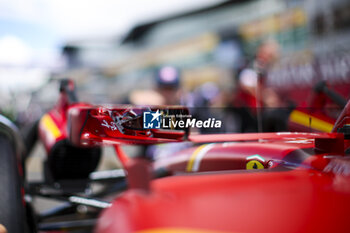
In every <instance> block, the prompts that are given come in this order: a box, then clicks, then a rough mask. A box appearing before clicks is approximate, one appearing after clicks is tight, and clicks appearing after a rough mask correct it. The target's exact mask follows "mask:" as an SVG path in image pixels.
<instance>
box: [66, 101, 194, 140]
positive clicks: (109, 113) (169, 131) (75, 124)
mask: <svg viewBox="0 0 350 233" xmlns="http://www.w3.org/2000/svg"><path fill="white" fill-rule="evenodd" d="M186 117H187V118H188V117H189V111H188V109H187V108H185V107H182V106H152V107H148V106H147V107H144V106H128V105H114V106H82V105H73V106H72V107H70V109H69V110H68V135H69V138H70V141H71V142H72V143H73V144H74V145H78V146H97V145H113V144H121V143H123V144H156V143H167V142H179V141H183V140H186V139H187V138H188V135H189V128H176V127H164V125H165V124H162V123H163V122H164V119H168V120H170V121H176V120H178V119H184V118H186ZM147 121H148V122H147Z"/></svg>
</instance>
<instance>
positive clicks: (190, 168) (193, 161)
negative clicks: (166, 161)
mask: <svg viewBox="0 0 350 233" xmlns="http://www.w3.org/2000/svg"><path fill="white" fill-rule="evenodd" d="M213 146H214V143H211V144H204V145H201V146H199V147H197V149H196V150H195V151H194V152H193V154H192V155H191V157H190V159H189V161H188V163H187V168H186V171H187V172H196V171H198V170H199V165H200V162H201V160H202V158H203V157H204V155H205V154H206V153H207V152H208V151H209V150H210V149H211V148H212V147H213Z"/></svg>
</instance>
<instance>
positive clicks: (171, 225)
mask: <svg viewBox="0 0 350 233" xmlns="http://www.w3.org/2000/svg"><path fill="white" fill-rule="evenodd" d="M287 135H288V136H287ZM259 137H260V141H257V139H258V138H259ZM229 138H231V140H232V141H235V139H236V138H235V135H222V138H219V137H218V136H217V135H206V136H192V137H190V139H192V140H193V141H196V142H207V141H211V142H214V144H205V145H204V146H202V148H200V147H196V148H189V149H186V150H184V151H181V152H178V153H176V154H173V155H172V156H171V157H169V158H165V159H163V160H159V161H156V162H155V164H154V166H155V168H161V167H163V168H164V167H166V168H167V169H169V170H171V171H172V172H173V173H177V174H178V175H177V176H172V177H167V178H162V179H158V180H154V181H152V182H151V190H150V191H147V192H146V191H143V190H137V189H131V190H129V191H127V192H126V193H124V194H123V195H121V196H119V197H118V198H117V199H116V200H115V201H114V203H113V205H112V207H110V208H109V209H107V210H105V212H104V213H103V214H102V216H101V218H100V220H99V222H98V226H97V232H99V233H112V232H185V230H186V232H349V230H350V227H349V225H348V219H349V218H350V212H349V211H348V210H349V208H350V176H345V175H344V174H343V173H342V172H344V171H345V170H347V171H350V162H349V160H347V159H345V158H343V155H344V154H343V153H342V154H335V153H333V152H332V151H330V149H329V148H328V147H327V146H324V145H323V146H322V148H316V147H317V144H318V143H317V141H318V140H329V141H328V142H327V141H325V142H323V144H325V143H330V144H332V145H335V144H334V143H335V142H337V143H339V144H337V147H339V146H340V147H341V150H337V149H335V150H334V151H343V145H344V144H343V142H344V139H343V135H341V134H315V133H311V134H306V133H303V134H284V136H283V134H280V135H278V134H255V135H254V134H244V135H241V140H246V141H248V142H229V141H230V140H229ZM215 139H217V140H215ZM236 140H237V139H236ZM223 141H225V142H224V143H222V142H223ZM249 141H250V142H249ZM206 148H207V149H206ZM198 150H199V152H198ZM200 150H202V151H204V152H203V153H202V154H201V152H200ZM196 151H197V152H196ZM196 153H197V156H198V155H200V157H201V158H200V161H199V165H198V168H197V170H194V171H195V172H197V173H187V174H185V172H186V171H187V172H188V171H189V170H187V169H188V167H189V164H190V163H191V162H190V161H191V157H193V155H194V154H196ZM251 156H253V158H249V157H251ZM254 156H255V157H254ZM194 157H195V159H196V156H194ZM251 160H257V161H259V162H261V164H263V166H264V167H263V168H262V169H260V170H253V171H252V170H246V169H248V167H246V166H248V163H249V161H251ZM333 160H340V161H341V162H338V164H335V165H331V167H329V166H330V164H331V163H330V161H333ZM342 160H344V161H342ZM193 164H195V162H193ZM339 164H341V166H342V169H337V166H338V165H339ZM257 169H259V168H257ZM222 170H227V171H222ZM325 171H326V172H325ZM192 172H193V171H192ZM339 173H342V174H339ZM349 175H350V172H349ZM130 176H131V174H130ZM146 230H147V231H146Z"/></svg>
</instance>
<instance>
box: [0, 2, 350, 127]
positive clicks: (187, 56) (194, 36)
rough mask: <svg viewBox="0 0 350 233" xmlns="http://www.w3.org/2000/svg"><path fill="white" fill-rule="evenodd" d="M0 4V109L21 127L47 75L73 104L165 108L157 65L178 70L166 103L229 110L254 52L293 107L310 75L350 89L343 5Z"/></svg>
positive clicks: (40, 109)
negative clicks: (74, 90)
mask: <svg viewBox="0 0 350 233" xmlns="http://www.w3.org/2000/svg"><path fill="white" fill-rule="evenodd" d="M0 9H1V11H0V88H1V89H0V109H1V112H2V113H3V114H4V115H6V116H8V117H9V118H11V119H12V120H13V121H15V122H16V123H17V124H19V125H23V124H24V125H25V124H29V123H31V122H33V121H35V120H36V119H37V118H38V117H40V116H41V115H42V114H43V113H44V112H45V111H46V110H47V109H48V108H50V107H52V105H53V104H54V103H55V101H56V100H57V95H58V91H57V90H58V88H57V84H56V83H55V82H52V80H56V79H60V78H63V77H64V78H71V79H73V80H74V81H75V82H76V84H77V87H78V93H79V97H80V100H82V101H88V102H92V103H141V104H142V103H144V102H145V103H146V104H148V103H155V104H157V103H168V101H167V100H164V95H162V96H163V99H162V96H159V91H154V89H155V88H157V87H160V86H161V85H159V80H158V79H157V77H158V76H159V75H158V73H157V72H159V69H160V67H163V66H169V67H174V69H175V68H176V70H175V71H176V72H178V74H176V75H175V76H176V77H175V78H176V79H177V78H178V79H179V83H178V84H177V86H175V87H176V88H177V89H181V93H180V94H178V93H175V95H179V96H180V97H176V98H175V100H174V101H173V102H174V103H181V104H185V105H187V106H189V107H193V106H196V107H200V106H207V105H212V106H216V107H222V106H230V105H235V104H233V103H232V101H233V99H235V98H236V97H234V96H233V95H234V94H235V93H237V92H238V89H239V88H238V89H237V87H238V86H244V87H248V89H249V86H251V82H252V79H253V80H254V75H253V76H252V75H249V72H248V73H246V72H245V74H247V75H244V76H245V78H241V79H240V81H237V80H239V75H240V72H241V71H242V70H243V69H247V68H248V69H249V68H252V69H254V70H256V68H254V67H256V64H254V62H255V63H256V61H257V60H258V61H259V59H260V61H262V62H260V63H259V64H261V63H263V65H262V66H263V70H264V76H266V78H265V81H264V83H265V84H264V85H265V86H268V87H271V88H272V89H271V90H273V91H274V92H276V93H277V94H278V95H279V98H285V97H286V96H288V98H289V99H290V100H292V101H293V102H295V103H297V104H302V103H303V102H305V100H306V99H307V98H308V95H309V92H310V90H311V89H312V87H313V85H314V84H315V83H317V82H318V81H320V80H326V81H327V82H328V83H329V85H332V86H333V87H334V88H335V89H336V90H337V91H338V92H339V93H340V94H341V95H342V96H344V97H345V98H347V97H348V95H349V90H350V73H349V71H350V57H349V49H350V43H349V41H350V2H349V1H346V0H323V1H317V0H231V1H221V0H194V1H185V0H169V1H166V2H165V1H161V0H129V1H113V0H99V1H97V0H92V1H82V0H76V1H62V0H48V1H44V0H12V1H6V0H1V1H0ZM260 66H261V65H260ZM168 71H169V69H168ZM163 73H164V72H163ZM165 73H167V72H165ZM168 73H169V72H168ZM170 76H171V70H170ZM252 77H253V78H252ZM170 78H171V77H170ZM160 79H162V77H160ZM165 81H166V80H165ZM160 82H162V80H161V81H160ZM281 93H282V97H281ZM160 94H163V93H160ZM172 94H174V93H172ZM165 95H166V94H165ZM269 96H273V94H272V95H271V93H270V94H269ZM168 99H169V98H168ZM270 99H272V100H267V102H269V103H272V106H274V105H276V103H275V102H276V101H275V102H274V100H273V98H270ZM243 102H244V101H243ZM248 102H249V101H248ZM248 105H249V104H248ZM277 105H278V104H277Z"/></svg>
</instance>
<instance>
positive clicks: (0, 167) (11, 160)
mask: <svg viewBox="0 0 350 233" xmlns="http://www.w3.org/2000/svg"><path fill="white" fill-rule="evenodd" d="M19 165H20V162H19V161H18V159H17V157H16V152H15V148H14V145H13V144H12V143H11V141H10V140H9V139H8V138H6V137H5V136H3V135H0V223H1V224H3V225H4V226H5V227H6V229H7V231H8V232H9V233H17V232H21V233H22V232H24V231H25V229H26V221H25V206H24V203H23V197H22V192H21V191H22V187H23V185H22V179H21V176H20V175H19V167H18V166H19Z"/></svg>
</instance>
